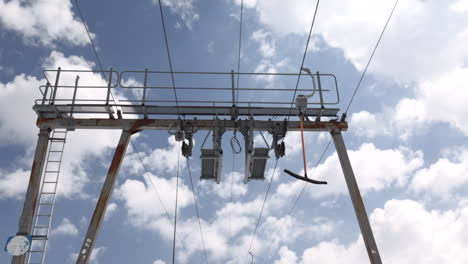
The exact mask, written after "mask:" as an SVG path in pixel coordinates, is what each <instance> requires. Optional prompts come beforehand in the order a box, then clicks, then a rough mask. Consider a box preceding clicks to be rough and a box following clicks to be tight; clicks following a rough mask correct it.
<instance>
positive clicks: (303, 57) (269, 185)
mask: <svg viewBox="0 0 468 264" xmlns="http://www.w3.org/2000/svg"><path fill="white" fill-rule="evenodd" d="M319 3H320V0H317V5H316V6H315V11H314V16H313V18H312V23H311V25H310V30H309V36H308V37H307V43H306V46H305V49H304V55H303V56H302V62H301V67H300V68H299V75H298V77H297V82H296V88H295V89H294V94H293V97H292V101H291V107H290V108H289V115H288V121H289V119H290V117H291V112H292V109H293V106H294V99H295V98H296V93H297V89H298V88H299V81H300V79H301V73H302V67H303V66H304V62H305V58H306V55H307V50H308V48H309V42H310V37H311V36H312V29H313V28H314V24H315V17H316V16H317V10H318V6H319ZM282 140H283V141H284V138H282ZM277 165H278V159H277V160H276V164H275V168H274V169H273V174H272V175H271V178H270V182H269V184H268V188H267V192H266V193H265V199H264V200H263V204H262V209H261V210H260V215H259V216H258V219H257V223H256V225H255V229H254V233H253V235H252V240H251V241H250V246H249V250H248V252H251V251H250V250H251V249H252V244H253V241H254V239H255V234H256V233H257V229H258V225H259V223H260V219H261V218H262V214H263V209H264V207H265V203H266V200H267V198H268V193H269V192H270V187H271V183H272V180H273V176H274V173H275V170H276V167H277Z"/></svg>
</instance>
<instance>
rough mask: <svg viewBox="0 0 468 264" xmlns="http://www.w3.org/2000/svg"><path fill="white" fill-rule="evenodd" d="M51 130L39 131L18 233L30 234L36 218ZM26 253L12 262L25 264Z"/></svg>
mask: <svg viewBox="0 0 468 264" xmlns="http://www.w3.org/2000/svg"><path fill="white" fill-rule="evenodd" d="M49 133H50V130H49V129H47V128H43V129H41V130H40V132H39V138H38V140H37V146H36V153H35V154H34V161H33V164H32V168H31V175H30V177H29V183H28V189H27V191H26V198H25V200H24V205H23V212H22V213H21V217H20V220H19V226H18V232H17V233H16V234H17V235H29V234H30V232H31V227H32V223H33V218H34V210H35V208H36V203H37V197H38V194H39V187H40V184H41V176H42V171H43V169H44V161H45V157H46V154H47V147H48V145H49ZM25 256H26V255H22V256H15V257H13V258H12V261H11V263H12V264H23V263H24V260H25Z"/></svg>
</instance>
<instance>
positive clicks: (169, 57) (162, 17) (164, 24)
mask: <svg viewBox="0 0 468 264" xmlns="http://www.w3.org/2000/svg"><path fill="white" fill-rule="evenodd" d="M159 13H160V14H161V23H162V26H163V32H164V41H165V43H166V52H167V59H168V61H169V70H170V72H171V80H172V87H173V89H174V98H175V101H176V106H177V113H178V114H179V115H180V110H179V100H178V98H177V90H176V88H175V87H176V85H175V80H174V71H173V69H172V60H171V52H170V51H169V42H168V40H167V33H166V23H165V22H164V14H163V9H162V4H161V0H159Z"/></svg>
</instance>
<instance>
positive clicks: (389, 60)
mask: <svg viewBox="0 0 468 264" xmlns="http://www.w3.org/2000/svg"><path fill="white" fill-rule="evenodd" d="M237 2H238V1H237ZM315 4H316V3H315V1H307V0H298V1H295V2H294V4H289V5H288V4H284V2H283V1H280V0H273V1H270V0H268V1H267V0H258V1H256V3H255V4H253V5H246V7H251V8H254V10H255V11H256V12H257V13H258V16H259V21H260V22H261V23H262V24H264V25H265V26H266V27H267V28H268V29H270V30H273V31H274V32H275V33H278V34H291V33H292V34H306V33H308V31H309V28H310V23H311V21H312V16H313V14H314V9H315ZM393 4H394V1H384V2H376V1H372V0H365V1H358V2H356V1H350V0H347V1H341V0H334V1H324V2H321V3H320V6H319V11H318V14H317V19H316V25H315V29H314V33H316V34H320V35H321V36H322V37H323V38H324V40H325V41H326V42H327V43H328V45H330V46H332V47H335V48H341V49H343V51H344V55H345V56H346V58H348V59H349V60H350V61H351V62H352V63H353V64H354V65H355V66H356V67H357V68H358V69H363V67H364V66H365V64H366V62H367V60H368V58H369V56H370V53H371V51H372V48H373V46H374V44H375V42H376V40H377V37H378V35H379V33H380V31H381V30H382V28H383V26H384V24H385V21H386V19H387V17H388V15H389V14H390V11H391V9H392V7H393ZM465 7H466V4H465V2H464V1H460V0H458V1H457V0H451V1H448V2H443V3H442V2H437V1H406V2H400V3H399V6H398V7H397V10H396V13H395V15H394V17H393V18H392V21H391V23H390V25H389V27H388V29H387V32H386V34H385V36H384V41H383V43H382V45H381V46H380V47H379V51H378V52H377V54H376V56H375V58H374V60H373V62H372V67H371V68H370V71H373V72H376V73H379V74H382V75H386V76H389V77H392V78H396V79H398V80H404V81H407V80H424V78H427V77H430V76H432V75H436V74H441V73H445V72H449V71H451V70H453V69H455V68H459V67H460V66H461V65H463V64H464V60H465V59H466V57H467V56H468V51H467V50H466V49H465V48H464V45H463V43H466V42H467V40H468V34H466V32H467V27H466V25H467V20H468V18H467V16H466V14H465V12H466V8H465ZM446 25H451V26H450V27H447V26H446ZM356 29H359V30H356ZM395 51H397V52H395ZM427 54H431V56H428V55H427Z"/></svg>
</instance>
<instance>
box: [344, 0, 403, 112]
mask: <svg viewBox="0 0 468 264" xmlns="http://www.w3.org/2000/svg"><path fill="white" fill-rule="evenodd" d="M397 4H398V0H396V1H395V5H394V6H393V9H392V12H390V15H389V16H388V19H387V22H386V23H385V26H384V27H383V29H382V32H381V33H380V36H379V39H378V40H377V43H376V44H375V46H374V49H373V50H372V54H371V56H370V58H369V60H368V61H367V65H366V68H365V69H364V71H363V72H362V74H361V78H359V82H358V84H357V85H356V89H354V92H353V96H351V99H350V100H349V103H348V106H347V107H346V111H345V113H348V110H349V107H351V104H352V103H353V100H354V97H355V96H356V93H357V91H358V90H359V87H360V86H361V82H362V80H363V79H364V76H365V75H366V73H367V68H369V65H370V63H371V61H372V59H373V58H374V54H375V51H376V50H377V47H379V44H380V41H381V40H382V37H383V35H384V33H385V30H386V29H387V26H388V23H389V22H390V19H391V18H392V16H393V11H395V8H396V7H397Z"/></svg>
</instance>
